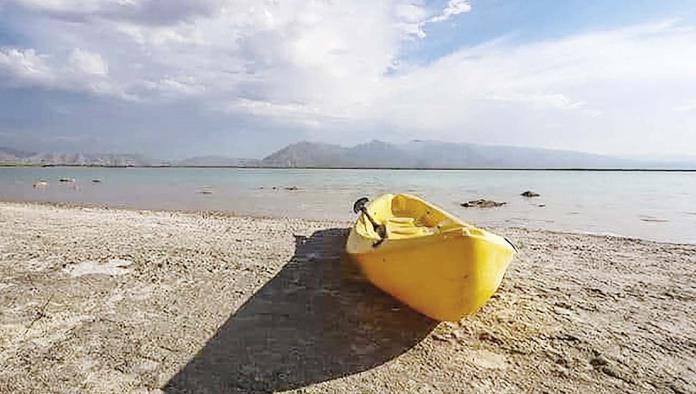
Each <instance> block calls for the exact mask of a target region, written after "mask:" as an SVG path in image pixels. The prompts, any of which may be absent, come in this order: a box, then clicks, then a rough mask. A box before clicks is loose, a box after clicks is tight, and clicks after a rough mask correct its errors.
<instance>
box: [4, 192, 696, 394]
mask: <svg viewBox="0 0 696 394" xmlns="http://www.w3.org/2000/svg"><path fill="white" fill-rule="evenodd" d="M348 225H349V223H346V222H333V221H309V220H299V219H258V218H242V217H231V216H226V215H217V214H210V213H200V214H196V213H176V212H150V211H129V210H111V209H101V208H66V207H56V206H47V205H34V204H21V203H0V305H2V309H1V310H0V365H2V368H0V391H1V392H32V391H34V392H75V391H78V392H92V393H98V392H133V391H134V392H159V391H164V392H171V393H179V392H211V393H213V392H267V391H283V390H297V391H302V392H336V393H339V392H364V393H371V392H374V393H381V392H385V391H386V392H404V391H408V392H472V391H474V392H520V391H524V392H544V391H547V392H560V391H563V392H598V391H605V392H675V393H690V392H696V389H695V386H694V384H693V382H695V381H696V366H695V365H696V321H695V319H694V317H693V316H694V312H695V311H696V246H693V245H678V244H664V243H656V242H649V241H642V240H634V239H626V238H615V237H605V236H591V235H578V234H563V233H554V232H538V231H529V230H523V229H514V228H501V229H494V230H495V231H496V232H498V233H501V234H502V235H505V236H507V237H510V238H511V239H513V240H515V242H516V243H517V245H518V247H519V248H520V253H519V255H518V256H517V257H516V259H515V260H514V262H513V263H512V265H511V267H510V270H509V271H508V273H507V275H506V278H505V279H504V281H503V285H502V287H501V289H500V290H499V292H498V293H497V294H496V295H495V296H494V297H493V298H492V299H491V300H490V302H489V303H488V304H486V306H485V307H484V308H483V309H482V310H481V311H479V312H478V313H477V314H475V315H473V316H471V317H468V318H465V319H463V320H461V321H460V322H458V323H440V324H438V323H436V322H434V321H431V320H429V319H427V318H425V317H423V316H421V315H419V314H417V313H416V312H413V311H412V310H410V309H408V308H407V307H405V306H403V305H401V304H399V303H398V302H397V301H395V300H394V299H392V298H391V297H389V296H387V295H384V294H383V293H381V292H380V291H379V290H377V289H375V288H374V287H372V286H371V285H370V284H369V283H366V282H365V281H364V280H363V279H362V278H361V276H360V275H359V273H358V272H357V271H356V270H355V269H354V267H353V266H352V265H351V264H350V263H348V262H346V261H345V260H344V259H343V253H342V251H343V244H344V242H345V237H346V235H347V227H348Z"/></svg>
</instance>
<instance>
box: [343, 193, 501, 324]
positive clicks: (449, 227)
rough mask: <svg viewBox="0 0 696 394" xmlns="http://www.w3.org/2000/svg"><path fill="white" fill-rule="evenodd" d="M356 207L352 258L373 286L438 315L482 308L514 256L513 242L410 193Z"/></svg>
mask: <svg viewBox="0 0 696 394" xmlns="http://www.w3.org/2000/svg"><path fill="white" fill-rule="evenodd" d="M354 209H355V211H356V212H361V214H360V217H358V220H357V221H356V222H355V225H354V226H353V228H352V230H351V232H350V235H349V237H348V241H347V244H346V252H347V253H348V255H349V256H350V257H351V258H352V259H353V260H355V261H356V262H357V264H358V265H359V266H360V268H361V269H362V271H363V273H364V274H365V276H366V277H367V279H368V280H370V281H371V282H372V283H373V284H374V285H376V286H377V287H379V288H380V289H382V290H384V291H385V292H387V293H389V294H391V295H392V296H394V297H396V298H397V299H399V300H401V301H402V302H404V303H405V304H407V305H409V306H410V307H411V308H413V309H415V310H417V311H419V312H421V313H423V314H424V315H426V316H429V317H431V318H433V319H436V320H449V321H456V320H459V319H461V318H462V317H463V316H465V315H468V314H471V313H474V312H476V311H477V310H478V309H479V308H480V307H481V306H482V305H483V304H484V303H485V302H486V301H487V300H488V299H489V298H490V297H491V295H493V293H495V291H496V290H497V289H498V286H500V282H501V281H502V279H503V275H504V274H505V270H506V269H507V267H508V265H509V264H510V261H511V260H512V257H513V255H514V254H515V249H514V246H513V245H512V244H511V243H510V242H509V241H507V239H505V238H503V237H500V236H498V235H495V234H492V233H490V232H488V231H485V230H482V229H479V228H476V227H474V226H472V225H470V224H467V223H464V222H462V221H461V220H459V219H457V218H456V217H454V216H452V215H450V214H448V213H447V212H445V211H443V210H442V209H440V208H438V207H435V206H434V205H431V204H429V203H427V202H425V201H423V200H422V199H420V198H418V197H415V196H411V195H408V194H397V195H394V194H385V195H383V196H381V197H379V198H378V199H376V200H374V201H372V202H371V203H369V204H367V199H366V198H365V199H361V200H358V201H357V202H356V205H355V207H354Z"/></svg>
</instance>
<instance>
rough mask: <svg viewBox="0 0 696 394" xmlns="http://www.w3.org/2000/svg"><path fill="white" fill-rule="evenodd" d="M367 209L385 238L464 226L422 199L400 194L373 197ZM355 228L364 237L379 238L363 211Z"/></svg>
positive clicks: (402, 236) (410, 235) (433, 233)
mask: <svg viewBox="0 0 696 394" xmlns="http://www.w3.org/2000/svg"><path fill="white" fill-rule="evenodd" d="M369 213H370V215H371V216H372V217H373V218H374V220H375V221H376V222H377V223H379V224H382V225H384V226H385V227H386V234H387V239H392V240H395V239H410V238H417V237H424V236H430V235H435V234H438V233H441V232H443V231H448V230H453V229H458V228H463V227H465V226H466V224H464V223H462V222H460V221H458V220H456V219H455V218H453V217H451V216H449V215H447V214H445V213H443V212H442V211H441V210H440V209H438V208H435V207H433V206H431V205H429V204H427V203H425V202H424V201H422V200H415V199H412V198H407V197H406V196H404V195H401V194H397V195H391V194H389V195H385V196H382V197H381V198H379V199H377V200H375V201H374V202H373V203H372V204H371V205H370V209H369ZM356 230H357V231H358V232H359V233H360V234H361V235H362V236H364V237H367V238H372V239H375V240H378V239H379V236H378V234H377V232H376V231H375V229H374V228H373V226H372V224H371V223H370V222H369V220H367V219H366V218H365V216H364V215H361V217H360V219H358V225H357V226H356Z"/></svg>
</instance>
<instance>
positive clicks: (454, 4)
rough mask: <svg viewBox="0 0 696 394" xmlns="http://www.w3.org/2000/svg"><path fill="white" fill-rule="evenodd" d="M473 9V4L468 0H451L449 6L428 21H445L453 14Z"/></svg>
mask: <svg viewBox="0 0 696 394" xmlns="http://www.w3.org/2000/svg"><path fill="white" fill-rule="evenodd" d="M469 11H471V5H470V4H469V2H468V1H466V0H449V2H448V3H447V7H445V9H444V10H442V13H440V14H439V15H436V16H434V17H432V18H430V19H429V20H428V22H431V23H432V22H443V21H446V20H448V19H450V18H452V17H453V16H456V15H459V14H463V13H465V12H469Z"/></svg>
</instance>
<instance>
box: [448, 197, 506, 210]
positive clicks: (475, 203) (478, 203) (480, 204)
mask: <svg viewBox="0 0 696 394" xmlns="http://www.w3.org/2000/svg"><path fill="white" fill-rule="evenodd" d="M505 204H507V202H505V201H500V202H499V201H493V200H486V199H483V198H480V199H478V200H471V201H467V202H463V203H461V204H459V205H461V206H463V207H464V208H474V207H476V208H496V207H502V206H503V205H505Z"/></svg>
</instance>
